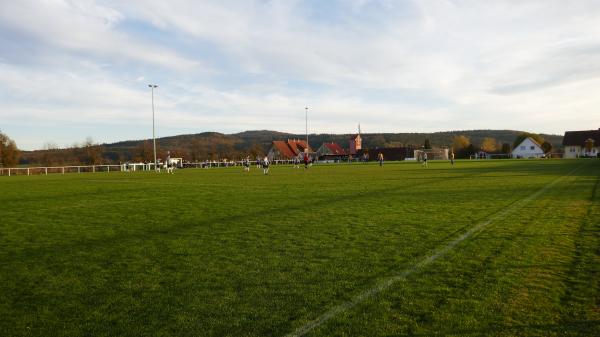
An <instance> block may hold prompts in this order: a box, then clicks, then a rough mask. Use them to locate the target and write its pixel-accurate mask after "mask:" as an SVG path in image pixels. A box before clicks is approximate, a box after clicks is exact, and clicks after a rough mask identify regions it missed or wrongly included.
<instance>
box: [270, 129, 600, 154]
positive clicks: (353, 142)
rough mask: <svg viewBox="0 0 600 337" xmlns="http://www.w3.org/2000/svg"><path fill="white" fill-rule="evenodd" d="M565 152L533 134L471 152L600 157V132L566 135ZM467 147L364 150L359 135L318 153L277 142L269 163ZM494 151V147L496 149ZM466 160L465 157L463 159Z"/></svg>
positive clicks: (299, 143) (301, 143)
mask: <svg viewBox="0 0 600 337" xmlns="http://www.w3.org/2000/svg"><path fill="white" fill-rule="evenodd" d="M562 145H563V146H564V149H563V152H561V153H552V146H551V145H550V144H549V143H547V142H544V141H543V140H542V139H540V138H539V137H536V135H533V134H524V135H523V136H522V137H521V139H517V141H516V143H515V144H514V147H513V148H512V149H510V148H509V149H506V148H504V149H498V151H489V150H488V151H486V149H484V148H481V149H472V150H471V151H469V152H468V153H469V158H474V159H492V158H515V159H519V158H547V157H562V158H580V157H599V156H600V128H599V129H597V130H585V131H567V132H565V135H564V138H563V143H562ZM466 146H468V145H467V144H466V143H464V145H463V144H461V143H460V141H456V139H455V142H453V144H452V146H450V147H431V146H427V141H426V143H425V144H424V145H423V146H422V147H420V148H415V147H411V146H407V147H375V148H363V147H362V137H361V134H360V127H359V132H358V133H357V134H354V135H352V136H351V137H350V139H348V144H347V147H346V148H344V147H343V146H342V145H340V144H338V143H334V142H325V143H323V144H322V145H321V146H320V147H319V148H318V149H317V150H316V151H315V150H314V149H312V148H311V147H310V146H309V145H308V144H307V142H306V140H301V139H287V140H275V141H273V144H272V146H271V149H270V150H269V152H268V155H267V156H268V158H269V159H270V160H292V159H294V158H297V157H301V156H303V155H304V154H308V155H309V156H310V157H311V158H312V160H315V161H317V160H318V161H325V162H339V161H352V160H356V161H369V160H376V158H377V157H378V156H379V155H380V154H381V155H383V157H384V158H385V160H392V161H397V160H418V159H419V158H420V155H421V154H422V153H424V152H426V153H428V155H429V158H430V159H438V160H448V159H449V157H450V156H453V157H454V155H455V153H456V152H461V151H463V152H464V150H465V147H466ZM494 148H495V147H494ZM463 157H464V156H463Z"/></svg>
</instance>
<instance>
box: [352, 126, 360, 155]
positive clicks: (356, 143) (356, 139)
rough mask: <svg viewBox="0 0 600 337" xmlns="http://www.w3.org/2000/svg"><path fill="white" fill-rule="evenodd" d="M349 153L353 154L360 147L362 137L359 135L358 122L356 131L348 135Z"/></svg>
mask: <svg viewBox="0 0 600 337" xmlns="http://www.w3.org/2000/svg"><path fill="white" fill-rule="evenodd" d="M349 148H350V154H351V155H355V154H356V153H357V152H358V151H359V150H361V149H362V138H361V137H360V123H358V133H357V134H356V135H353V136H352V137H350V146H349Z"/></svg>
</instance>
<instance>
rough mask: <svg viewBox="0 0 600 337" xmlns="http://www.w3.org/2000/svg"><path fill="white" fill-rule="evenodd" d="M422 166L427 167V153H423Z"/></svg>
mask: <svg viewBox="0 0 600 337" xmlns="http://www.w3.org/2000/svg"><path fill="white" fill-rule="evenodd" d="M423 166H425V167H427V152H423Z"/></svg>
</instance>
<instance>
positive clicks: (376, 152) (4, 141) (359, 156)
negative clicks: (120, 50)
mask: <svg viewBox="0 0 600 337" xmlns="http://www.w3.org/2000/svg"><path fill="white" fill-rule="evenodd" d="M515 135H516V134H515ZM310 136H311V137H315V135H310ZM185 137H188V136H181V137H180V138H179V139H180V140H178V142H177V143H176V144H175V145H173V146H172V145H166V144H165V145H162V146H158V147H157V151H156V152H157V161H158V162H159V163H160V162H163V161H164V160H165V159H166V158H167V156H168V157H169V158H176V160H177V162H178V165H180V166H183V165H184V164H185V163H188V164H189V163H207V162H209V161H210V162H213V163H214V162H227V163H232V164H235V163H238V162H241V161H242V160H244V159H245V158H246V157H247V156H250V157H251V159H252V160H255V159H256V158H257V157H261V158H263V157H264V156H265V155H266V156H267V157H268V158H269V159H270V160H271V161H274V162H289V161H293V160H294V159H295V158H299V159H302V158H301V157H303V156H304V155H305V154H306V155H307V156H309V158H310V160H311V161H312V162H316V161H319V162H342V161H374V160H377V158H379V157H380V155H381V156H383V158H384V160H385V161H400V160H420V159H421V156H422V155H423V154H424V153H427V156H428V158H429V159H430V160H448V159H449V158H456V159H461V158H462V159H499V158H515V159H518V158H567V159H568V158H590V157H593V158H597V157H599V156H600V129H594V130H583V131H567V132H565V134H564V136H563V138H562V144H561V145H562V146H560V147H557V148H554V147H553V145H552V144H551V143H550V142H549V141H547V140H545V139H544V138H543V137H541V136H540V135H537V134H531V133H521V134H519V135H518V136H517V137H516V139H515V140H514V142H512V143H509V142H508V140H507V139H506V137H505V138H504V141H503V142H502V143H500V142H499V141H498V140H496V139H494V138H492V137H485V138H483V140H480V141H478V142H477V143H476V144H474V143H473V142H471V141H470V139H469V138H468V137H466V136H464V135H461V134H460V133H456V134H455V135H453V136H452V137H449V138H450V139H449V142H448V145H447V146H443V145H442V146H440V143H441V142H440V141H439V140H438V141H437V144H435V145H434V146H432V145H431V144H430V142H429V139H427V138H425V139H424V142H423V143H422V144H420V145H408V144H407V145H403V146H402V145H401V146H395V144H397V143H394V142H390V143H387V142H381V141H377V142H374V141H373V139H371V138H368V139H367V140H369V141H367V142H365V139H364V137H365V135H363V134H361V132H360V125H359V127H358V132H357V133H355V134H352V135H350V136H349V137H348V138H347V139H346V141H343V140H342V141H340V139H341V138H340V137H333V138H336V139H337V142H332V141H326V140H327V137H322V136H319V137H320V138H319V141H320V142H322V143H321V145H320V146H319V147H318V148H317V149H314V148H312V147H311V146H310V145H309V144H310V143H307V138H308V135H307V137H306V138H304V139H300V138H299V137H298V136H295V137H294V138H286V139H279V140H273V141H271V140H268V141H267V142H270V146H267V144H268V143H262V144H261V145H258V144H257V143H253V144H254V145H252V146H249V147H247V148H240V149H235V150H234V146H233V144H232V143H231V141H230V140H227V138H226V136H224V135H217V136H216V137H217V138H216V139H217V140H222V141H223V143H221V144H224V145H225V146H224V147H223V148H220V147H219V145H218V143H217V145H215V143H211V138H204V139H206V140H205V141H204V143H203V140H199V139H198V138H191V137H190V138H185ZM267 137H270V136H267ZM367 137H379V138H381V137H382V136H381V135H378V134H370V135H368V136H367ZM172 138H176V137H172ZM271 139H272V138H271ZM225 141H227V142H229V143H225ZM129 143H130V144H132V145H129V146H130V147H129V148H125V149H123V150H122V152H117V151H115V147H114V145H111V144H106V145H104V144H97V143H93V142H92V141H91V139H89V140H86V142H84V143H83V144H81V145H74V146H73V147H67V148H62V149H61V148H57V147H54V148H50V147H48V148H46V149H44V150H36V151H24V152H21V151H20V150H19V149H18V148H17V145H16V143H15V142H14V141H13V140H12V139H10V138H9V137H8V135H5V134H3V133H0V168H2V167H4V168H10V167H12V168H16V167H23V168H26V167H57V166H58V167H60V166H68V165H92V166H93V165H122V164H127V163H129V164H131V163H138V164H140V165H142V164H146V165H147V164H149V163H152V162H153V149H152V146H151V143H152V142H151V141H148V140H143V141H137V142H136V141H130V142H129ZM312 143H313V144H314V143H315V141H314V138H313V139H312ZM365 143H367V144H371V145H370V146H368V147H365V146H364V144H365ZM117 144H118V143H117ZM135 144H137V145H135ZM442 144H443V143H442ZM555 144H556V143H555ZM399 145H400V144H399ZM202 147H204V149H207V150H205V151H204V152H201V151H197V149H202ZM186 149H187V150H186ZM169 152H170V155H169ZM226 158H228V159H226Z"/></svg>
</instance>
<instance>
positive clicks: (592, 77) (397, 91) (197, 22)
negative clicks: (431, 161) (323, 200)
mask: <svg viewBox="0 0 600 337" xmlns="http://www.w3.org/2000/svg"><path fill="white" fill-rule="evenodd" d="M599 19H600V4H599V3H598V2H595V1H578V2H576V3H572V4H565V3H564V2H562V1H553V0H551V1H527V2H517V3H515V2H513V1H494V2H473V1H416V0H415V1H403V2H395V1H368V0H356V1H331V2H320V1H318V2H306V1H291V0H290V1H259V0H256V1H242V2H222V1H185V0H173V1H169V2H165V1H160V0H147V1H146V0H145V1H141V0H132V1H126V2H123V1H116V0H107V1H58V0H55V1H45V2H33V1H5V2H1V3H0V42H2V43H0V52H1V53H0V55H2V56H1V57H0V99H2V102H3V106H2V107H0V118H1V119H2V120H3V121H8V120H10V123H11V125H12V126H11V128H13V130H15V131H13V132H18V130H19V128H26V127H27V125H29V124H31V123H35V122H36V121H44V120H48V118H49V116H51V118H54V119H55V120H58V121H61V120H62V121H65V123H66V122H67V121H68V122H69V123H70V124H69V125H71V126H72V125H87V124H86V123H94V122H96V123H97V124H98V125H99V127H98V130H99V132H100V131H102V130H107V129H105V127H104V126H103V125H110V126H107V127H106V128H111V129H110V132H104V133H103V134H106V135H108V136H110V137H114V138H115V139H114V140H118V139H122V138H127V139H129V138H135V137H136V135H137V136H139V137H144V135H145V133H143V132H140V133H136V131H135V130H136V128H137V127H138V126H139V125H145V124H147V123H148V121H147V113H148V109H149V92H148V90H147V87H146V84H147V83H146V82H153V83H158V84H159V89H158V90H157V92H156V100H157V107H158V114H157V119H158V120H159V123H160V125H162V126H164V127H165V128H164V129H161V130H168V132H170V133H179V130H185V132H195V131H197V132H200V131H206V130H216V131H225V132H232V131H242V130H245V129H258V128H260V129H278V130H281V131H290V132H302V130H303V127H304V125H303V120H302V119H303V112H304V110H303V108H304V106H306V105H308V106H310V107H311V110H310V112H311V120H310V125H311V128H312V131H314V132H352V131H354V129H355V128H356V124H357V123H358V122H359V121H360V122H361V123H362V125H363V126H364V128H366V129H368V130H370V131H372V132H376V131H388V132H391V131H437V130H447V129H466V128H510V129H527V130H531V131H543V132H555V133H562V132H563V131H564V130H565V129H567V128H568V129H578V128H589V125H590V124H592V125H593V124H594V123H596V124H600V120H599V118H598V117H596V116H597V113H596V110H597V108H596V107H597V106H598V103H600V102H598V99H597V98H596V96H597V95H596V92H597V86H598V84H599V83H598V82H599V80H600V63H599V62H598V61H597V60H598V59H599V58H598V56H599V55H598V54H599V52H600V25H598V24H597V22H598V21H599ZM9 110H10V113H9V112H8V111H9ZM77 123H80V124H77ZM115 125H120V126H122V128H121V129H120V130H121V131H119V132H121V133H117V131H114V130H117V129H118V128H115ZM0 126H2V125H0ZM58 129H60V128H58ZM122 130H126V131H122ZM10 131H11V130H8V132H10ZM57 132H59V131H57ZM124 132H126V133H124ZM144 132H145V131H144ZM161 132H162V131H161ZM165 132H167V131H165ZM163 135H164V134H163ZM54 136H55V134H53V133H52V131H48V134H47V135H44V137H43V140H44V141H45V140H48V138H52V137H54ZM91 136H95V135H93V134H92V135H91ZM108 136H107V137H108ZM28 137H29V136H28ZM95 138H97V137H95ZM107 140H109V139H107ZM27 141H30V142H31V143H34V142H35V141H33V140H27ZM40 144H41V141H40Z"/></svg>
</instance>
